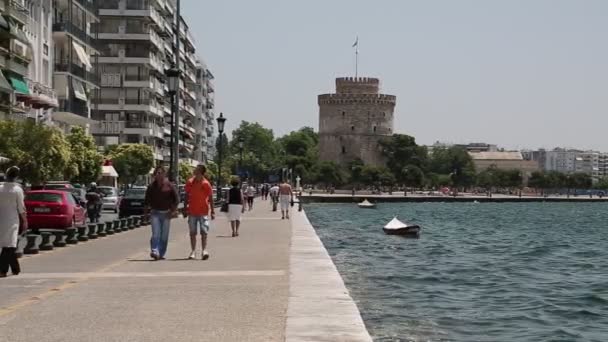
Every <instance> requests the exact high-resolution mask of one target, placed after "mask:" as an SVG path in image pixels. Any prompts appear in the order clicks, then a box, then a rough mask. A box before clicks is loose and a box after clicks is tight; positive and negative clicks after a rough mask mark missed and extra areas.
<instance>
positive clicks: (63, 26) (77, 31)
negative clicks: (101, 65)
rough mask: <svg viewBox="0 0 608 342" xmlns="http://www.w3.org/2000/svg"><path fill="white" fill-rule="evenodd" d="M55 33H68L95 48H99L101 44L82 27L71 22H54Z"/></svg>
mask: <svg viewBox="0 0 608 342" xmlns="http://www.w3.org/2000/svg"><path fill="white" fill-rule="evenodd" d="M53 33H54V34H55V33H67V34H70V35H72V36H73V37H75V38H76V39H78V40H80V41H81V42H82V44H85V45H87V46H89V47H91V48H93V49H95V50H99V47H100V46H99V44H98V42H97V40H96V39H95V38H93V37H92V36H90V35H88V34H87V33H86V31H84V30H83V29H81V28H80V27H78V26H76V25H74V24H72V23H71V22H64V23H62V22H56V23H53Z"/></svg>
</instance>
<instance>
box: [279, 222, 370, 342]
mask: <svg viewBox="0 0 608 342" xmlns="http://www.w3.org/2000/svg"><path fill="white" fill-rule="evenodd" d="M291 220H292V221H291V229H292V237H291V250H290V256H289V272H290V275H289V300H288V304H287V320H286V324H285V341H287V342H300V341H302V342H303V341H345V342H346V341H349V342H371V341H372V338H371V336H370V335H369V332H368V331H367V328H366V327H365V323H364V322H363V318H362V317H361V314H360V312H359V308H358V307H357V305H356V304H355V302H354V300H353V299H352V297H351V296H350V294H349V292H348V289H347V288H346V286H345V285H344V281H343V280H342V276H341V275H340V273H339V272H338V270H337V268H336V266H335V264H334V263H333V260H332V259H331V257H330V256H329V254H328V252H327V249H326V248H325V246H324V245H323V243H322V242H321V239H320V238H319V236H318V235H317V233H316V231H315V229H314V227H313V226H312V224H311V223H310V221H309V220H308V217H307V216H306V214H305V213H304V211H301V212H298V211H296V210H294V211H293V213H292V218H291Z"/></svg>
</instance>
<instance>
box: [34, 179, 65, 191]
mask: <svg viewBox="0 0 608 342" xmlns="http://www.w3.org/2000/svg"><path fill="white" fill-rule="evenodd" d="M74 189H75V188H74V186H73V185H72V184H71V183H70V182H67V181H56V182H46V183H44V184H43V185H32V186H31V187H30V190H62V191H72V190H74Z"/></svg>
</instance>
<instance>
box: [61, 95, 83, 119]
mask: <svg viewBox="0 0 608 342" xmlns="http://www.w3.org/2000/svg"><path fill="white" fill-rule="evenodd" d="M55 112H66V113H74V114H76V115H78V116H81V117H83V118H88V117H89V107H87V104H86V102H84V101H80V100H77V99H74V98H70V99H60V100H59V107H58V108H57V109H55Z"/></svg>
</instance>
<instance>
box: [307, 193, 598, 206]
mask: <svg viewBox="0 0 608 342" xmlns="http://www.w3.org/2000/svg"><path fill="white" fill-rule="evenodd" d="M299 198H300V200H301V201H302V204H309V203H360V202H362V201H363V200H365V199H367V200H368V201H370V202H376V203H422V202H433V203H442V202H446V203H459V202H465V203H466V202H479V203H520V202H523V203H532V202H551V203H604V202H606V203H608V198H607V197H604V198H599V197H594V198H589V197H582V196H579V197H574V196H571V197H570V198H567V197H540V196H523V197H518V196H505V195H495V196H493V197H487V196H458V197H451V196H427V195H408V196H402V195H355V196H352V195H345V194H344V195H342V194H334V195H330V194H313V195H307V194H303V195H302V196H301V197H299Z"/></svg>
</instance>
